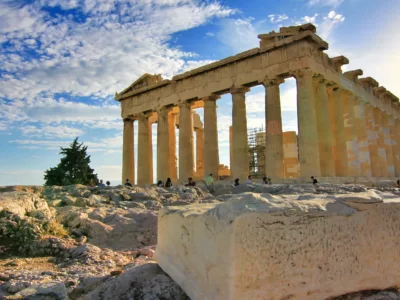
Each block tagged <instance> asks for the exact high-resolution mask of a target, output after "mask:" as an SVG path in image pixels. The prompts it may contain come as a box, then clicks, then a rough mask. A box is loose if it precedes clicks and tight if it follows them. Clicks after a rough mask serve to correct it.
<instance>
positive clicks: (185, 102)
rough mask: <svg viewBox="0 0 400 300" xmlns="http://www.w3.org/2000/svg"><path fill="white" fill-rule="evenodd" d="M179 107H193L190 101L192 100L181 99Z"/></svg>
mask: <svg viewBox="0 0 400 300" xmlns="http://www.w3.org/2000/svg"><path fill="white" fill-rule="evenodd" d="M178 106H179V108H181V107H182V108H191V107H192V103H190V101H188V100H181V101H179V105H178Z"/></svg>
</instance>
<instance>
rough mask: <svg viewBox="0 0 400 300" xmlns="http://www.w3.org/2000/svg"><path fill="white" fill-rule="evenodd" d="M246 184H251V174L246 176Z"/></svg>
mask: <svg viewBox="0 0 400 300" xmlns="http://www.w3.org/2000/svg"><path fill="white" fill-rule="evenodd" d="M246 183H247V184H251V175H249V176H247V182H246Z"/></svg>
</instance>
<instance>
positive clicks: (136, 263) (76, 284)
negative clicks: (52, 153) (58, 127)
mask: <svg viewBox="0 0 400 300" xmlns="http://www.w3.org/2000/svg"><path fill="white" fill-rule="evenodd" d="M332 195H334V197H337V198H341V199H347V198H349V197H350V198H354V197H368V198H369V199H371V201H374V199H382V198H383V199H387V200H388V201H390V200H391V199H392V200H393V201H395V200H396V199H399V197H400V190H399V189H396V188H393V187H389V186H386V187H384V186H383V187H380V188H375V189H369V188H367V187H364V186H361V185H329V184H319V185H315V186H314V185H312V184H303V185H287V184H286V185H283V184H282V185H279V184H275V185H259V184H254V185H242V186H239V187H232V186H231V185H230V184H217V185H216V186H215V188H214V191H213V193H212V194H211V193H209V192H208V191H207V190H206V189H204V188H200V187H195V188H193V187H191V188H188V187H182V186H177V187H173V188H170V189H164V188H156V187H148V188H139V187H133V188H124V187H122V186H118V187H109V188H108V187H104V188H89V187H86V186H82V185H74V186H66V187H56V186H54V187H38V186H13V187H0V299H3V298H4V299H149V300H150V299H178V300H179V299H188V298H187V296H186V295H185V294H184V292H183V291H182V290H181V288H180V287H179V286H178V285H177V284H175V283H174V282H173V281H172V280H171V278H170V277H169V276H168V275H167V274H165V273H164V272H163V271H162V270H161V269H160V268H159V267H158V265H157V262H156V261H154V260H153V254H154V251H155V247H156V244H157V212H158V209H159V208H160V207H162V206H170V205H173V206H176V205H189V204H192V203H218V202H221V201H227V200H229V199H232V198H234V199H241V197H263V198H265V199H268V200H269V201H275V200H274V199H276V200H278V199H279V200H280V201H283V200H285V199H296V200H299V203H301V201H302V200H312V199H315V198H324V197H332ZM338 299H369V300H378V299H400V293H398V292H397V291H396V290H390V291H365V292H362V293H356V294H352V295H344V296H341V297H340V298H338Z"/></svg>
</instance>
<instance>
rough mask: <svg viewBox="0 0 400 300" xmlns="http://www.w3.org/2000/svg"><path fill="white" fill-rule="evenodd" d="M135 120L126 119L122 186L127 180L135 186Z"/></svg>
mask: <svg viewBox="0 0 400 300" xmlns="http://www.w3.org/2000/svg"><path fill="white" fill-rule="evenodd" d="M133 136H134V135H133V120H131V119H124V131H123V146H122V149H123V150H122V184H124V183H125V181H126V179H129V181H130V182H131V183H132V184H135V159H134V138H133Z"/></svg>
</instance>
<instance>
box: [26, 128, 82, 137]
mask: <svg viewBox="0 0 400 300" xmlns="http://www.w3.org/2000/svg"><path fill="white" fill-rule="evenodd" d="M21 131H22V133H23V135H25V136H29V137H41V136H45V137H49V138H53V137H58V138H75V137H77V136H80V135H82V134H83V131H82V130H81V129H79V128H72V127H68V126H54V125H53V126H44V127H36V126H32V125H27V126H22V127H21Z"/></svg>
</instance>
